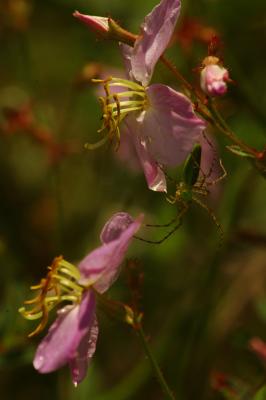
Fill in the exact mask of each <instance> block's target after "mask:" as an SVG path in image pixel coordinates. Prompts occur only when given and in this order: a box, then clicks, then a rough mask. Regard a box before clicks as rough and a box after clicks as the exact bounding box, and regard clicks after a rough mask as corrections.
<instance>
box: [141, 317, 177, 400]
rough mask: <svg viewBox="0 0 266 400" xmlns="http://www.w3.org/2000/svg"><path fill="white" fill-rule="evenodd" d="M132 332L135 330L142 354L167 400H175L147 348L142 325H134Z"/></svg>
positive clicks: (150, 351)
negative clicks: (145, 357)
mask: <svg viewBox="0 0 266 400" xmlns="http://www.w3.org/2000/svg"><path fill="white" fill-rule="evenodd" d="M134 330H135V332H136V334H137V336H138V337H139V339H140V341H141V344H142V346H143V350H144V352H145V354H146V356H147V358H148V359H149V361H150V363H151V366H152V368H153V371H154V375H155V376H156V378H157V379H158V382H159V384H160V386H161V388H162V390H163V392H164V393H165V395H166V396H167V399H170V400H175V396H174V395H173V392H172V391H171V389H170V388H169V386H168V384H167V382H166V380H165V378H164V376H163V373H162V371H161V369H160V367H159V365H158V363H157V361H156V360H155V357H154V355H153V353H152V350H151V348H150V346H149V343H148V341H147V339H146V336H145V333H144V331H143V328H142V325H141V323H140V322H138V323H137V324H136V326H134Z"/></svg>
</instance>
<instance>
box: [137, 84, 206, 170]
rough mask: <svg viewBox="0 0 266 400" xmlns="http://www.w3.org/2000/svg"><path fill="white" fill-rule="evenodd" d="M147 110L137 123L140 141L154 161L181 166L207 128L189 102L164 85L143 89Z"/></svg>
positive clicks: (183, 96)
mask: <svg viewBox="0 0 266 400" xmlns="http://www.w3.org/2000/svg"><path fill="white" fill-rule="evenodd" d="M146 92H147V95H148V99H149V103H150V107H149V108H148V110H147V111H146V112H145V115H144V117H143V118H142V120H141V121H139V126H140V132H141V136H142V138H143V139H144V140H145V141H146V143H147V148H148V150H149V152H150V154H151V155H152V157H154V159H155V160H156V161H157V162H159V163H160V164H163V165H168V166H174V165H178V164H180V163H182V162H183V161H184V160H185V158H186V156H187V154H188V153H189V152H190V151H191V150H192V148H193V145H194V143H195V141H197V139H198V137H199V135H200V134H201V133H202V131H203V130H204V129H205V128H206V123H205V122H204V121H203V120H202V119H200V118H199V117H197V116H196V114H195V113H194V111H193V107H192V103H191V101H190V100H189V99H188V98H187V97H186V96H185V95H183V94H181V93H179V92H176V91H175V90H173V89H171V88H170V87H168V86H166V85H161V84H154V85H151V86H150V87H148V88H147V90H146Z"/></svg>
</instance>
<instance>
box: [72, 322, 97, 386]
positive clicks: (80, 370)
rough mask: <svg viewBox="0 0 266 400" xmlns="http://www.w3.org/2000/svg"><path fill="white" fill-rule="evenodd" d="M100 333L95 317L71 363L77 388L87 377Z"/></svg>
mask: <svg viewBox="0 0 266 400" xmlns="http://www.w3.org/2000/svg"><path fill="white" fill-rule="evenodd" d="M98 333H99V328H98V322H97V319H96V316H95V315H94V318H93V320H92V323H91V325H90V329H89V331H88V333H87V334H86V335H85V336H84V338H83V339H82V340H81V342H80V344H79V347H78V349H77V351H76V354H75V357H74V358H73V360H71V361H70V363H69V366H70V370H71V375H72V381H73V383H74V385H75V386H77V385H78V384H79V383H80V382H81V381H82V380H83V379H84V378H85V376H86V373H87V370H88V366H89V363H90V361H91V359H92V357H93V355H94V353H95V350H96V343H97V338H98Z"/></svg>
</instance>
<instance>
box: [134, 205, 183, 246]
mask: <svg viewBox="0 0 266 400" xmlns="http://www.w3.org/2000/svg"><path fill="white" fill-rule="evenodd" d="M182 204H183V208H182V209H181V211H180V212H179V213H178V214H177V216H176V218H175V219H174V220H172V221H171V224H172V223H173V222H174V221H175V220H177V219H179V221H178V223H177V224H176V225H175V226H174V227H173V229H171V230H170V231H169V232H168V233H167V234H166V235H165V236H164V237H163V238H162V239H159V240H148V239H145V238H142V237H140V236H135V235H134V236H133V237H134V239H138V240H140V241H142V242H145V243H149V244H161V243H163V242H164V241H165V240H166V239H168V238H169V237H170V236H171V235H172V234H173V233H175V232H176V231H177V229H178V228H180V226H181V225H182V223H183V219H182V217H183V216H184V215H185V213H186V212H187V210H188V209H189V206H188V204H187V203H185V202H184V203H182ZM153 226H158V225H153ZM159 226H163V225H159ZM166 226H169V224H167V225H166Z"/></svg>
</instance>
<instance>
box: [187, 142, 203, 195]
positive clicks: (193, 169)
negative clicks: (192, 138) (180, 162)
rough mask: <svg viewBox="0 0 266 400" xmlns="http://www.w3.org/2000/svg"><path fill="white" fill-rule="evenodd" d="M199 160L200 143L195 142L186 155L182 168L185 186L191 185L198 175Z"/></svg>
mask: <svg viewBox="0 0 266 400" xmlns="http://www.w3.org/2000/svg"><path fill="white" fill-rule="evenodd" d="M200 161H201V145H200V144H198V143H197V144H195V146H194V148H193V150H192V152H191V153H190V155H189V156H188V157H187V159H186V161H185V165H184V169H183V182H184V183H185V184H186V185H187V186H190V187H191V186H193V185H194V184H195V183H196V182H197V180H198V177H199V172H200Z"/></svg>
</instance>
